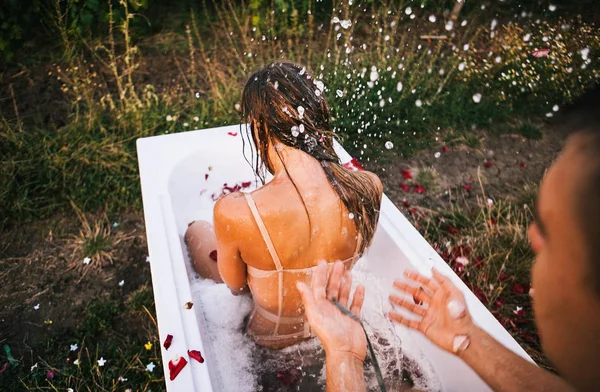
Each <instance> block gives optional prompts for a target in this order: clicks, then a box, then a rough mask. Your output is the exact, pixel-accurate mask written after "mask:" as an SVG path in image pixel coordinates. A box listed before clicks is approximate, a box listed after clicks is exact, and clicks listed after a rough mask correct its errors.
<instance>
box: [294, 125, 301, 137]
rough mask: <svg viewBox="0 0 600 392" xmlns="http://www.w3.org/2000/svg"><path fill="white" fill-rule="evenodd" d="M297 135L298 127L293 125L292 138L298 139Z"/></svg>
mask: <svg viewBox="0 0 600 392" xmlns="http://www.w3.org/2000/svg"><path fill="white" fill-rule="evenodd" d="M299 134H300V132H299V131H298V127H297V126H295V125H294V126H293V127H292V136H293V137H298V135H299Z"/></svg>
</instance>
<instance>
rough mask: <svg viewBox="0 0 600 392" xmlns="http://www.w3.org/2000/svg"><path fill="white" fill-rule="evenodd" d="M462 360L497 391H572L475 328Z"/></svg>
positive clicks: (552, 375) (554, 376) (549, 374)
mask: <svg viewBox="0 0 600 392" xmlns="http://www.w3.org/2000/svg"><path fill="white" fill-rule="evenodd" d="M469 338H470V345H469V347H467V349H466V350H465V351H464V352H463V353H461V358H462V359H463V360H464V361H465V362H466V363H467V365H469V366H470V367H471V368H472V369H473V370H475V372H476V373H477V374H478V375H479V376H480V377H481V378H482V379H483V380H484V381H485V382H486V383H487V384H488V385H489V386H490V387H491V388H492V389H493V390H494V391H497V392H503V391H507V392H509V391H510V392H520V391H523V392H530V391H548V392H551V391H557V392H558V391H561V392H562V391H574V389H573V388H572V387H571V386H569V385H568V384H567V383H566V382H565V381H564V380H562V379H561V378H559V377H558V376H556V375H554V374H552V373H550V372H547V371H545V370H542V369H540V368H539V367H537V366H535V365H534V364H532V363H531V362H529V361H527V360H526V359H524V358H522V357H520V356H518V355H517V354H515V353H513V352H512V351H510V350H508V349H507V348H506V347H504V346H503V345H502V344H500V343H498V342H497V341H496V340H495V339H494V338H492V337H491V336H490V335H489V334H488V333H487V332H485V331H484V330H482V329H480V328H476V329H475V331H474V332H473V333H472V334H471V336H470V337H469Z"/></svg>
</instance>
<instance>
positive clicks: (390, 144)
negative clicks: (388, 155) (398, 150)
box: [385, 141, 394, 150]
mask: <svg viewBox="0 0 600 392" xmlns="http://www.w3.org/2000/svg"><path fill="white" fill-rule="evenodd" d="M385 148H387V149H388V150H391V149H392V148H394V143H392V142H390V141H387V142H385Z"/></svg>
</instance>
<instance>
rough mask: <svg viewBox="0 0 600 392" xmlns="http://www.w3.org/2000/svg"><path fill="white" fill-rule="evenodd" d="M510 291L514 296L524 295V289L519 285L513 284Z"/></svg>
mask: <svg viewBox="0 0 600 392" xmlns="http://www.w3.org/2000/svg"><path fill="white" fill-rule="evenodd" d="M512 291H513V293H515V294H524V293H525V288H524V287H523V286H522V285H520V284H519V283H515V284H514V285H513V288H512Z"/></svg>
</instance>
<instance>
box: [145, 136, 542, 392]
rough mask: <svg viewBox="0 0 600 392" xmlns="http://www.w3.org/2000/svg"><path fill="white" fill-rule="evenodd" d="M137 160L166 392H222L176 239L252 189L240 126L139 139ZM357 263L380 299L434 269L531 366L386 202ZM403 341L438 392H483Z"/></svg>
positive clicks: (458, 370) (462, 370)
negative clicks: (422, 360)
mask: <svg viewBox="0 0 600 392" xmlns="http://www.w3.org/2000/svg"><path fill="white" fill-rule="evenodd" d="M246 148H248V146H247V145H246ZM137 152H138V159H139V166H140V179H141V185H142V197H143V205H144V217H145V221H146V235H147V239H148V250H149V257H150V266H151V271H152V285H153V289H154V297H155V304H156V313H157V318H158V330H159V334H160V340H161V349H162V358H163V361H162V362H163V367H164V371H165V379H166V384H167V389H168V390H169V391H186V392H187V391H190V392H191V391H224V390H226V389H224V387H223V382H222V380H223V378H224V377H236V375H235V374H226V373H227V372H226V371H221V370H220V369H219V366H218V363H217V361H215V360H212V359H213V357H214V356H215V355H216V354H217V352H216V350H219V347H213V344H212V342H211V339H209V338H208V337H207V336H208V335H207V330H206V317H205V315H204V310H203V308H202V306H201V303H200V302H201V301H200V300H199V299H198V298H194V297H195V295H197V293H195V292H194V290H192V282H193V281H195V280H196V279H195V274H194V272H193V270H192V268H191V265H190V263H189V258H188V255H187V249H186V246H185V244H184V242H183V236H184V233H185V231H186V228H187V224H188V223H189V222H190V221H192V220H194V219H196V220H197V219H204V220H208V221H211V222H212V207H213V204H214V202H213V197H212V196H213V194H215V195H216V196H218V194H219V193H220V191H221V189H222V187H223V184H225V183H228V184H231V185H233V184H235V183H239V182H242V181H249V180H252V181H254V178H255V177H254V173H253V171H252V169H251V168H250V166H249V165H248V163H247V162H246V160H245V159H244V157H243V155H242V138H241V135H240V126H239V125H235V126H227V127H221V128H213V129H205V130H199V131H192V132H185V133H178V134H172V135H163V136H155V137H148V138H143V139H138V140H137ZM338 152H339V154H340V157H341V158H342V160H343V161H344V162H348V161H349V160H350V156H349V155H348V154H347V153H346V152H345V151H344V150H343V149H342V148H341V147H340V148H338ZM206 174H208V175H209V176H208V179H205V175H206ZM216 196H215V197H216ZM360 262H362V263H367V268H368V270H369V273H370V274H373V275H375V276H377V277H378V278H379V280H380V282H381V283H382V284H381V289H382V290H384V291H385V293H384V294H385V295H386V296H387V293H388V292H389V291H391V289H392V281H393V280H394V279H395V278H398V277H401V276H402V272H403V270H404V269H406V268H412V269H416V270H418V271H420V272H422V273H424V274H427V275H429V274H430V269H431V267H433V266H435V267H436V268H437V269H438V270H440V271H441V272H442V273H443V274H445V275H447V276H448V277H449V278H450V279H451V280H452V281H453V282H454V284H456V285H457V286H458V287H459V289H460V290H461V291H462V292H463V293H464V295H465V298H466V301H467V304H468V307H469V310H470V312H471V315H472V317H473V319H474V320H475V322H476V323H477V324H478V325H479V326H480V327H482V328H483V329H485V330H486V331H488V332H489V333H490V334H491V335H492V336H494V337H495V338H496V339H497V340H498V341H500V342H501V343H502V344H504V345H505V346H506V347H507V348H509V349H510V350H512V351H513V352H515V353H517V354H518V355H520V356H522V357H524V358H526V359H528V360H530V361H531V358H530V357H529V356H528V355H527V354H526V353H525V351H524V350H523V349H522V348H521V347H520V346H519V345H518V344H517V342H516V341H515V340H514V339H513V338H512V337H511V336H510V334H509V333H508V332H507V331H506V330H505V329H504V328H503V327H502V326H501V325H500V323H498V321H497V320H496V319H495V318H494V316H493V315H492V314H491V313H490V312H489V311H488V310H487V309H486V308H485V307H484V305H483V304H482V303H481V302H479V300H478V299H477V298H476V297H475V295H474V294H473V293H472V292H471V291H470V290H469V289H468V288H467V287H466V286H465V284H463V282H462V281H461V280H460V278H458V276H456V275H455V274H454V272H453V271H452V270H451V269H450V268H449V267H448V266H447V264H446V263H445V262H444V261H443V260H442V259H441V258H440V257H439V255H438V254H437V253H436V252H435V251H434V250H433V248H432V247H431V246H430V245H429V244H428V243H427V241H425V239H424V238H423V237H422V236H421V235H420V234H419V233H418V232H417V230H416V229H415V228H414V227H413V226H412V225H411V224H410V223H409V221H408V220H407V219H406V218H405V217H404V216H403V215H402V213H400V211H399V210H398V209H397V208H396V207H395V206H394V204H393V203H392V202H391V201H390V200H389V199H388V198H387V197H386V196H385V195H384V197H383V203H382V207H381V216H380V220H379V227H378V229H377V233H376V235H375V239H374V241H373V244H372V246H371V247H370V249H369V250H368V252H367V254H366V256H365V257H363V259H362V260H361V261H360ZM367 290H368V288H367ZM188 302H192V303H194V306H193V307H192V308H191V309H187V308H186V306H185V304H186V303H188ZM398 328H400V329H404V327H402V326H398ZM403 333H404V334H405V335H407V336H410V337H411V338H412V339H413V343H416V344H417V345H418V347H419V348H420V350H421V351H422V353H423V355H424V356H425V357H426V358H427V359H428V361H429V363H430V364H431V367H432V368H433V370H434V371H435V373H436V374H437V377H438V379H439V382H440V383H441V386H442V389H443V390H444V391H488V390H490V389H489V387H488V386H487V385H486V384H485V383H484V382H483V381H482V380H481V379H480V378H479V377H478V376H477V375H476V374H475V373H474V372H473V371H472V370H471V369H469V368H468V367H467V366H466V365H465V364H464V363H463V362H462V361H461V360H460V359H458V358H457V357H454V356H452V355H450V354H448V353H446V352H443V351H441V350H439V349H438V348H436V347H435V346H434V345H433V344H432V343H430V342H429V341H428V340H427V339H425V338H424V337H423V336H421V335H420V334H419V333H417V332H414V331H404V332H403ZM167 334H171V335H173V336H174V339H173V343H172V346H171V347H170V348H169V349H168V350H166V349H165V348H164V347H162V342H163V341H164V340H165V338H166V336H167ZM191 349H196V350H200V351H201V352H202V354H203V356H204V357H205V358H206V361H205V362H204V363H203V364H200V363H198V362H197V361H195V360H193V359H191V358H189V357H188V354H187V350H191ZM176 355H180V356H182V357H184V358H185V359H186V360H187V361H188V365H187V366H185V368H183V370H182V371H181V373H180V374H179V375H178V376H177V377H176V379H175V380H173V381H170V380H169V369H168V362H169V360H170V359H171V358H173V357H174V356H176ZM227 392H229V391H227Z"/></svg>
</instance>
